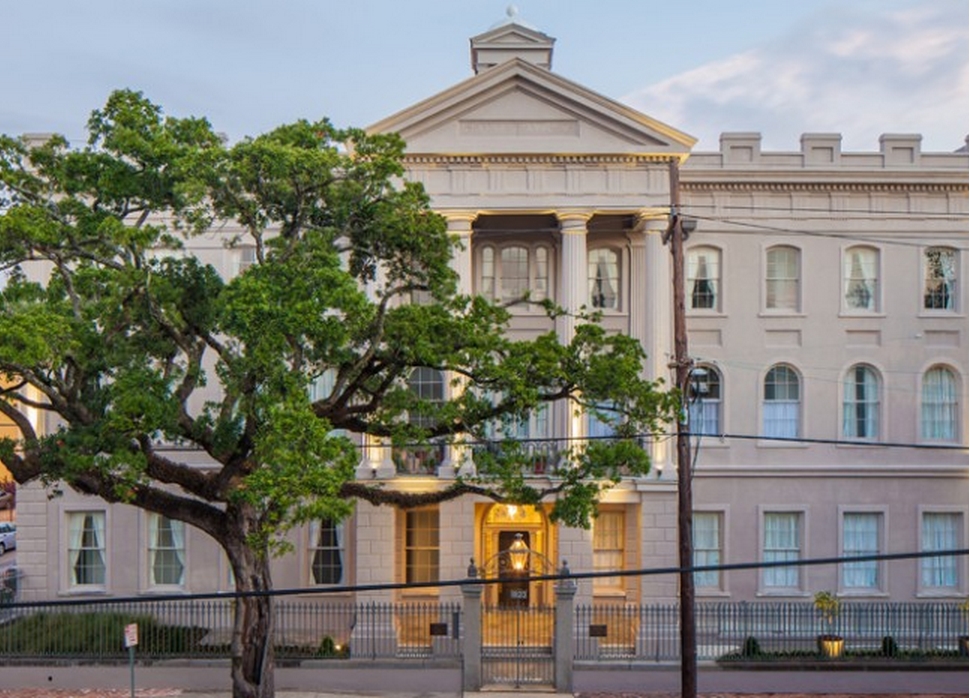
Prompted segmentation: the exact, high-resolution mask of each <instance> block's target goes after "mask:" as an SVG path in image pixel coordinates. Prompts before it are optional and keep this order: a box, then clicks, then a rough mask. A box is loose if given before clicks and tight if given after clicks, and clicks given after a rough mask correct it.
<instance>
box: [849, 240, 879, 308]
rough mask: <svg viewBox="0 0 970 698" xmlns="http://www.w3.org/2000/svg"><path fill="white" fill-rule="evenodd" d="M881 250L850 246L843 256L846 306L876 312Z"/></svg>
mask: <svg viewBox="0 0 970 698" xmlns="http://www.w3.org/2000/svg"><path fill="white" fill-rule="evenodd" d="M878 280H879V251H878V250H875V249H873V248H872V247H850V248H849V249H847V250H846V251H845V255H844V256H843V258H842V297H843V299H844V301H845V308H846V309H847V310H854V311H866V310H867V311H871V312H875V311H876V310H877V309H878V308H877V300H878V298H879V288H878Z"/></svg>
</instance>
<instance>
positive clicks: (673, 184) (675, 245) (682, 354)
mask: <svg viewBox="0 0 970 698" xmlns="http://www.w3.org/2000/svg"><path fill="white" fill-rule="evenodd" d="M692 227H693V226H691V229H692ZM689 232H690V230H685V226H684V218H683V216H682V215H681V213H680V171H679V169H678V163H677V160H676V159H672V160H671V161H670V223H669V225H668V227H667V231H666V233H665V234H664V242H669V243H670V254H671V256H672V257H673V283H674V369H675V371H676V382H677V387H678V388H679V389H680V391H681V399H682V401H683V403H682V406H681V410H680V413H679V415H678V419H677V548H678V553H679V563H680V564H679V566H680V570H681V571H680V695H681V698H697V628H696V623H695V620H694V574H693V572H690V571H689V570H690V568H691V567H693V565H694V537H693V520H692V518H693V509H694V505H693V495H692V493H691V457H690V420H689V417H688V410H687V400H688V398H689V392H688V391H689V390H690V375H691V360H690V355H689V354H688V353H687V317H686V315H687V313H686V308H685V300H684V295H685V292H684V239H685V238H686V237H687V234H688V233H689Z"/></svg>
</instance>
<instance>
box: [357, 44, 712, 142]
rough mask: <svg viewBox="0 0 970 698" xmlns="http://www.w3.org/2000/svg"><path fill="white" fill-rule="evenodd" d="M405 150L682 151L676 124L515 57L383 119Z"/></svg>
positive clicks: (378, 128)
mask: <svg viewBox="0 0 970 698" xmlns="http://www.w3.org/2000/svg"><path fill="white" fill-rule="evenodd" d="M368 130H369V131H371V132H385V133H386V132H397V133H400V134H401V136H402V137H403V138H404V139H405V141H406V142H407V152H408V153H409V154H412V155H413V154H435V155H447V154H452V153H453V154H481V155H487V154H510V153H521V154H538V153H544V154H550V153H554V154H560V155H561V154H582V155H590V154H611V155H619V154H630V155H633V154H636V155H660V154H671V155H673V154H686V153H688V152H689V151H690V149H691V147H692V146H693V145H694V143H695V142H696V141H695V139H694V138H692V137H691V136H688V135H687V134H685V133H682V132H681V131H678V130H677V129H674V128H672V127H670V126H667V125H666V124H663V123H661V122H659V121H657V120H655V119H652V118H650V117H648V116H646V115H645V114H642V113H640V112H638V111H636V110H634V109H631V108H629V107H627V106H625V105H623V104H620V103H619V102H616V101H614V100H611V99H609V98H607V97H604V96H602V95H600V94H597V93H595V92H593V91H591V90H588V89H586V88H584V87H582V86H580V85H578V84H576V83H574V82H572V81H570V80H567V79H566V78H563V77H561V76H559V75H556V74H555V73H551V72H550V71H548V70H545V69H543V68H539V67H536V66H534V65H531V64H529V63H528V62H526V61H523V60H519V59H513V60H510V61H507V62H504V63H502V64H500V65H497V66H495V67H493V68H490V69H488V70H486V71H484V72H483V73H481V74H479V75H476V76H474V77H472V78H470V79H468V80H466V81H464V82H461V83H458V84H457V85H455V86H454V87H452V88H450V89H448V90H445V91H444V92H441V93H439V94H437V95H435V96H433V97H430V98H429V99H426V100H424V101H422V102H419V103H417V104H415V105H414V106H412V107H410V108H408V109H405V110H403V111H401V112H398V113H397V114H395V115H393V116H390V117H388V118H387V119H384V120H383V121H380V122H378V123H376V124H374V125H372V126H371V127H370V128H369V129H368Z"/></svg>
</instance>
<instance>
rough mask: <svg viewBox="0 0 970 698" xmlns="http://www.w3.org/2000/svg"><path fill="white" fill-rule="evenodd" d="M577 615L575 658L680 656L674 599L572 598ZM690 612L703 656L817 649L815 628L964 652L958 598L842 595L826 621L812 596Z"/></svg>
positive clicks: (882, 649)
mask: <svg viewBox="0 0 970 698" xmlns="http://www.w3.org/2000/svg"><path fill="white" fill-rule="evenodd" d="M575 616H576V621H575V622H576V628H575V637H576V654H575V658H576V659H577V660H608V659H625V660H636V661H653V662H674V661H677V660H678V659H679V657H680V633H679V609H678V606H677V604H667V605H662V604H651V605H643V606H636V605H612V606H598V605H593V606H578V607H577V608H576V613H575ZM695 620H696V627H697V658H698V659H699V660H703V661H709V660H715V659H719V658H722V657H725V656H730V655H744V654H748V655H750V654H754V653H759V654H762V655H768V654H775V655H784V654H796V653H811V652H816V651H817V650H818V638H819V636H821V635H837V636H839V637H841V638H842V640H843V642H844V646H845V648H846V650H847V651H850V652H872V653H884V654H889V655H895V654H905V653H907V652H922V653H927V654H933V653H947V652H952V653H955V652H966V647H965V644H962V643H965V642H966V639H965V638H966V636H967V609H966V607H965V605H963V604H959V603H956V602H925V603H898V602H874V603H869V602H861V601H859V602H843V603H842V604H841V606H840V611H839V613H838V614H837V615H836V616H835V617H834V619H833V621H832V623H831V624H829V623H827V622H826V620H825V619H824V618H823V617H822V616H821V615H820V614H819V613H818V611H817V610H816V609H815V607H814V605H813V604H812V602H810V601H809V602H778V603H775V602H746V601H739V602H722V603H698V604H697V605H696V607H695ZM887 638H888V639H887ZM961 638H962V639H961Z"/></svg>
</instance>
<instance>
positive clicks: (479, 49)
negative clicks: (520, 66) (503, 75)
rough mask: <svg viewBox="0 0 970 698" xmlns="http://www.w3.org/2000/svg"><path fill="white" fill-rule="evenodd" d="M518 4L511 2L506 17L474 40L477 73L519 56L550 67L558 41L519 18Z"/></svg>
mask: <svg viewBox="0 0 970 698" xmlns="http://www.w3.org/2000/svg"><path fill="white" fill-rule="evenodd" d="M518 13H519V11H518V9H517V8H516V7H515V5H509V8H508V10H506V18H505V19H503V20H502V21H501V22H498V23H496V24H494V25H492V27H491V28H490V29H489V30H488V31H487V32H485V33H484V34H479V35H478V36H473V37H472V38H471V39H470V41H471V57H472V70H474V71H475V74H476V75H478V74H479V73H481V72H482V71H483V70H487V69H489V68H492V67H494V66H496V65H498V64H499V63H504V62H505V61H509V60H512V59H513V58H519V59H521V60H523V61H525V62H526V63H531V64H532V65H537V66H539V67H540V68H545V69H546V70H550V69H551V68H552V45H553V44H554V43H556V40H555V39H553V38H552V37H551V36H547V35H545V34H543V33H542V32H541V31H539V30H538V29H536V28H535V27H533V26H531V25H529V24H527V23H526V22H524V21H522V20H521V19H520V18H519V14H518Z"/></svg>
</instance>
